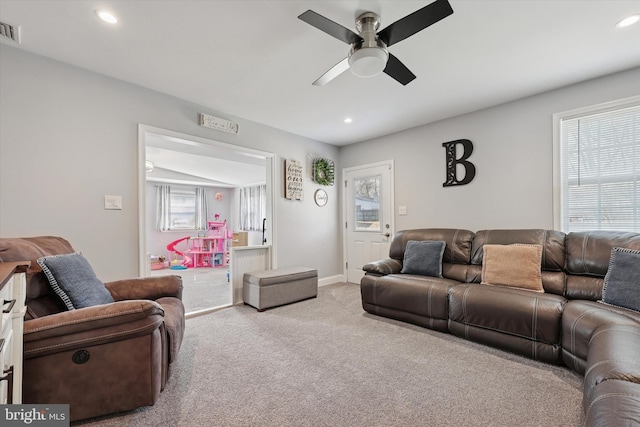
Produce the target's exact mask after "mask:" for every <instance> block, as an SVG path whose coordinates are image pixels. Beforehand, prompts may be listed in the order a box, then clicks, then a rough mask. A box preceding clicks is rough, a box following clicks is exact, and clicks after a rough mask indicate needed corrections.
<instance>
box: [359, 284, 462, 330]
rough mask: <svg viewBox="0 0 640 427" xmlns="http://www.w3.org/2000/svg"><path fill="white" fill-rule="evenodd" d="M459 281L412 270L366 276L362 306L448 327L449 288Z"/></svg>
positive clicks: (378, 313)
mask: <svg viewBox="0 0 640 427" xmlns="http://www.w3.org/2000/svg"><path fill="white" fill-rule="evenodd" d="M459 283H460V282H457V281H455V280H450V279H444V278H436V277H426V276H415V275H410V274H390V275H387V276H383V277H373V276H364V277H363V278H362V281H361V284H360V292H361V295H362V307H363V309H364V310H365V311H367V312H369V313H372V314H376V315H379V316H385V317H389V318H392V319H397V320H402V321H405V322H410V323H413V324H417V325H421V326H425V327H427V328H431V329H436V330H439V331H446V330H447V322H448V312H449V309H448V305H449V299H448V292H449V289H451V288H452V287H453V286H455V285H457V284H459Z"/></svg>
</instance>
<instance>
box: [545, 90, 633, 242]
mask: <svg viewBox="0 0 640 427" xmlns="http://www.w3.org/2000/svg"><path fill="white" fill-rule="evenodd" d="M554 119H555V124H556V144H558V142H559V147H556V153H558V151H559V161H558V160H556V167H558V166H559V177H558V176H557V174H556V177H555V181H556V185H555V186H554V187H555V188H556V194H555V195H554V198H555V200H556V202H557V204H558V205H559V212H558V211H557V209H556V214H555V215H556V228H559V229H561V230H562V231H565V232H569V231H583V230H620V231H634V232H640V97H634V99H633V100H627V101H621V102H616V103H613V104H609V105H607V106H602V107H594V108H588V109H582V110H580V111H574V112H569V113H562V114H559V115H556V116H555V117H554ZM558 163H559V165H558ZM558 189H559V194H558V193H557V191H558Z"/></svg>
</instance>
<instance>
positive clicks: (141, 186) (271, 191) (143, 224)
mask: <svg viewBox="0 0 640 427" xmlns="http://www.w3.org/2000/svg"><path fill="white" fill-rule="evenodd" d="M147 134H157V135H163V136H167V137H173V138H178V139H181V140H186V141H190V142H193V143H196V144H205V145H209V146H218V147H221V148H223V149H226V150H233V151H237V152H242V153H245V154H249V155H255V156H260V157H264V158H265V165H266V175H267V176H266V185H267V213H268V215H267V217H268V218H267V224H266V236H265V237H266V239H267V242H269V244H270V245H271V246H272V247H276V236H277V235H278V233H277V232H276V224H277V221H276V206H277V205H276V203H275V197H276V196H275V193H276V191H275V189H276V188H277V187H276V185H275V184H276V179H277V177H276V167H275V164H276V155H275V154H273V153H268V152H266V151H259V150H254V149H251V148H246V147H241V146H238V145H233V144H227V143H225V142H220V141H216V140H213V139H207V138H202V137H198V136H194V135H188V134H185V133H181V132H175V131H172V130H168V129H162V128H157V127H153V126H148V125H144V124H141V123H140V124H138V254H139V258H138V263H139V264H138V272H139V275H140V277H146V276H148V275H149V269H148V255H147V191H146V181H147V179H146V176H147V174H146V169H145V159H146V144H147V141H146V138H147ZM269 214H270V215H269ZM274 253H275V251H273V250H271V251H269V257H270V259H269V262H270V263H271V265H275V264H276V263H275V260H274V259H273V258H274ZM234 303H235V301H234Z"/></svg>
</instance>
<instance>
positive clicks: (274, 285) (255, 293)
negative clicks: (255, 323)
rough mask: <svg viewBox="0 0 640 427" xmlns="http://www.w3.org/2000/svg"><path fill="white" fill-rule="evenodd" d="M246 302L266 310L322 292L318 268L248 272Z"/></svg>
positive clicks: (245, 290) (246, 275) (245, 278)
mask: <svg viewBox="0 0 640 427" xmlns="http://www.w3.org/2000/svg"><path fill="white" fill-rule="evenodd" d="M242 296H243V299H244V303H245V304H249V305H250V306H252V307H255V308H257V309H258V311H264V310H266V309H267V308H271V307H276V306H279V305H283V304H289V303H292V302H296V301H301V300H304V299H307V298H314V297H316V296H318V271H317V270H316V269H313V268H309V267H303V266H292V267H282V268H277V269H274V270H264V271H253V272H250V273H245V274H244V277H243V280H242Z"/></svg>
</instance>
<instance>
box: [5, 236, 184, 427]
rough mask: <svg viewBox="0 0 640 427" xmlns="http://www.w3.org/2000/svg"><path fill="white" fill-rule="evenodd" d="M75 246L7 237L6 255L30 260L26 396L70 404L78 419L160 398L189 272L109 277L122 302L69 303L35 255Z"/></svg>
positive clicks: (176, 342) (176, 343)
mask: <svg viewBox="0 0 640 427" xmlns="http://www.w3.org/2000/svg"><path fill="white" fill-rule="evenodd" d="M73 252H75V251H74V249H73V247H72V246H71V245H70V244H69V242H68V241H66V240H65V239H63V238H60V237H53V236H42V237H31V238H2V239H0V261H4V262H9V261H31V267H30V269H29V270H28V271H27V299H26V305H27V315H26V316H25V323H24V375H23V402H24V403H37V404H69V405H70V412H71V414H70V416H71V420H72V421H75V420H80V419H85V418H90V417H95V416H99V415H104V414H109V413H113V412H120V411H126V410H130V409H134V408H138V407H141V406H149V405H153V404H154V403H155V402H156V400H157V398H158V396H159V394H160V391H161V390H162V389H163V388H164V386H165V384H166V382H167V380H168V378H169V368H170V366H171V362H173V361H174V360H175V359H176V356H177V354H178V351H179V349H180V345H181V343H182V337H183V334H184V327H185V316H184V306H183V304H182V279H181V278H180V277H178V276H164V277H154V278H142V279H131V280H120V281H115V282H110V283H105V286H106V288H107V289H108V290H109V292H110V293H111V296H112V297H113V299H114V301H115V302H113V303H109V304H102V305H96V306H92V307H87V308H80V309H76V310H67V308H66V307H65V305H64V304H63V303H62V301H61V300H60V298H59V297H58V296H57V295H56V294H55V293H54V292H53V291H52V289H51V286H50V285H49V283H48V281H47V278H46V276H45V274H44V273H43V272H42V270H41V268H40V267H39V265H38V264H37V262H36V259H38V258H40V257H42V256H47V255H58V254H67V253H73Z"/></svg>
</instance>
